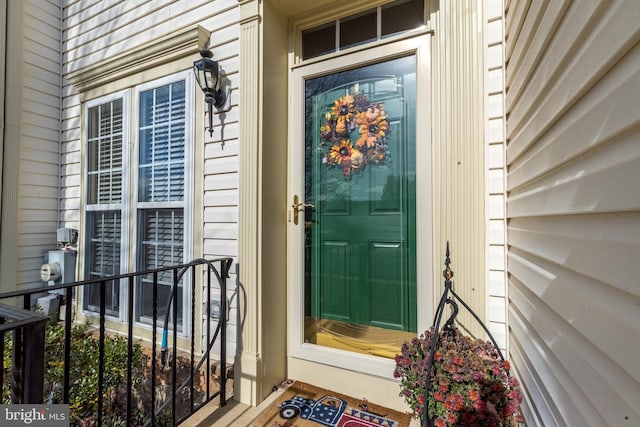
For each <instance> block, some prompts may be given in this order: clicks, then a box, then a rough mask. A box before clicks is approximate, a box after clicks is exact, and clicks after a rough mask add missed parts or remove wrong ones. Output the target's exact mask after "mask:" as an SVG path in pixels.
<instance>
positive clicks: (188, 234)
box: [129, 70, 195, 336]
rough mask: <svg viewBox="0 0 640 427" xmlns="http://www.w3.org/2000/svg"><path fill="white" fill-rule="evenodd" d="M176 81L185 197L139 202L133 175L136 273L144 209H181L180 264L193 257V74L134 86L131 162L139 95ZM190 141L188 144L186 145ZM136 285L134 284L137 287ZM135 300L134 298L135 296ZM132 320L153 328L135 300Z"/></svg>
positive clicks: (135, 164)
mask: <svg viewBox="0 0 640 427" xmlns="http://www.w3.org/2000/svg"><path fill="white" fill-rule="evenodd" d="M179 81H184V83H185V94H184V95H185V129H184V141H185V145H184V198H183V200H182V201H167V202H140V200H139V193H138V185H139V174H138V173H135V174H133V176H132V182H131V186H130V189H131V197H132V198H133V201H132V206H131V210H130V213H129V215H130V218H131V219H132V221H134V230H135V232H134V233H132V242H131V247H132V248H134V250H135V253H134V254H132V255H133V259H132V260H131V265H132V270H133V271H138V270H139V269H140V268H141V266H140V258H139V250H140V247H139V243H140V242H139V240H140V236H141V234H140V230H139V226H138V225H139V221H140V216H141V212H142V211H144V210H157V209H165V208H166V209H174V208H178V207H181V208H182V209H183V218H184V220H183V221H184V230H183V239H184V240H183V259H182V262H183V263H186V262H188V261H190V260H191V259H192V258H193V219H194V217H193V215H194V212H193V202H194V194H193V193H194V171H195V169H194V168H195V165H194V147H193V145H194V143H195V139H194V134H195V132H194V127H195V120H194V110H195V104H194V91H193V87H194V81H193V71H191V70H186V71H182V72H178V73H175V74H171V75H168V76H165V77H161V78H159V79H155V80H151V81H149V82H145V83H142V84H140V85H137V86H136V87H135V88H134V92H133V108H132V118H134V119H135V123H134V124H132V128H131V130H132V134H133V150H134V153H133V156H132V157H133V159H132V160H133V161H132V169H133V170H134V171H138V170H139V169H140V94H141V93H142V92H145V91H147V90H151V89H155V88H159V87H162V86H166V85H169V84H172V83H176V82H179ZM189 141H191V143H189ZM187 276H188V275H185V276H184V277H183V279H182V280H183V284H182V293H183V295H182V301H183V304H182V319H188V318H189V317H188V316H189V314H190V304H187V301H189V299H188V298H187V296H188V294H189V291H190V289H191V285H190V278H189V277H187ZM136 286H137V285H136ZM134 295H137V289H136V290H135V292H134ZM134 298H135V297H134ZM134 303H135V305H134V319H135V324H136V325H137V326H140V327H141V328H145V329H147V328H148V329H151V328H152V325H151V324H150V323H148V322H145V321H143V320H140V319H141V315H140V313H139V307H138V304H137V301H134ZM189 328H190V325H189V322H182V326H181V327H179V328H178V335H179V336H188V335H189V334H190V333H191V331H190V330H189Z"/></svg>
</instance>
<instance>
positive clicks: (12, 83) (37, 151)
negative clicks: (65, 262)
mask: <svg viewBox="0 0 640 427" xmlns="http://www.w3.org/2000/svg"><path fill="white" fill-rule="evenodd" d="M0 9H2V12H3V13H0V18H3V20H2V25H1V27H2V32H3V33H4V34H3V37H6V44H5V45H3V47H2V48H1V49H0V55H3V56H4V58H3V59H2V61H0V65H1V66H2V71H1V72H0V75H2V78H3V85H4V91H0V95H3V96H2V99H3V100H4V101H5V105H4V113H3V115H2V118H0V121H1V123H0V131H2V132H3V138H2V139H0V150H2V155H1V156H0V161H2V162H3V165H2V167H1V169H2V170H1V173H2V179H0V183H1V184H2V189H1V190H0V193H1V194H0V197H2V203H1V206H2V228H1V230H0V234H1V235H2V240H1V242H0V245H1V249H0V291H11V290H16V289H24V288H33V287H37V286H42V285H44V282H42V281H41V279H40V273H39V272H40V265H42V262H43V255H44V252H46V251H47V250H51V249H55V248H56V228H57V227H58V226H59V224H58V194H59V191H60V189H59V184H60V173H61V170H60V165H59V137H60V106H61V105H60V84H61V49H62V46H61V32H60V23H61V7H60V4H59V2H57V1H47V0H37V1H36V0H25V1H11V2H6V1H4V2H3V5H2V6H1V7H0ZM5 13H6V14H5ZM5 49H6V50H5ZM5 55H6V56H5ZM76 228H77V227H76Z"/></svg>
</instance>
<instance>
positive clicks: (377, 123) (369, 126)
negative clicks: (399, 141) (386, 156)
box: [356, 106, 389, 147]
mask: <svg viewBox="0 0 640 427" xmlns="http://www.w3.org/2000/svg"><path fill="white" fill-rule="evenodd" d="M356 124H357V125H358V126H360V129H359V132H360V139H358V141H357V142H356V145H357V146H358V147H363V146H365V145H366V146H367V147H373V146H374V145H375V144H376V141H378V140H379V139H382V138H383V137H384V136H385V132H386V131H387V129H389V122H388V121H387V116H386V115H385V112H384V110H382V109H380V108H378V107H377V106H371V107H369V108H368V109H367V111H363V112H362V113H359V114H358V116H357V117H356Z"/></svg>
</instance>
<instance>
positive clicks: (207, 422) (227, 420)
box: [180, 388, 284, 427]
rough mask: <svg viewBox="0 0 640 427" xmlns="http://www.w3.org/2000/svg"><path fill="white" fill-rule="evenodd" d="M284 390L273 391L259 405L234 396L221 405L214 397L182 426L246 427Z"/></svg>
mask: <svg viewBox="0 0 640 427" xmlns="http://www.w3.org/2000/svg"><path fill="white" fill-rule="evenodd" d="M283 391H284V389H283V388H280V389H278V390H276V391H275V392H273V393H271V394H270V395H269V396H268V397H267V398H266V399H265V400H264V401H263V402H262V403H260V404H259V405H258V406H255V407H254V406H248V405H245V404H243V403H240V402H238V401H236V400H234V399H233V398H231V399H229V400H228V401H227V404H226V405H225V406H223V407H220V405H219V404H218V403H219V402H218V400H217V399H214V400H213V401H211V402H209V403H208V404H207V405H205V406H204V407H202V409H200V410H199V411H198V412H196V413H195V414H193V415H192V416H191V417H189V418H187V419H186V420H185V421H184V422H183V423H182V424H180V426H185V427H210V426H216V427H227V426H229V427H231V426H233V427H245V426H250V425H251V422H252V421H253V420H254V419H256V418H257V417H258V415H260V413H261V412H262V411H263V410H265V409H266V408H267V407H268V406H269V405H270V404H271V403H272V402H273V401H274V400H276V399H277V398H278V397H279V396H280V395H281V394H282V392H283Z"/></svg>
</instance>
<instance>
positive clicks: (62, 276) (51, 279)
mask: <svg viewBox="0 0 640 427" xmlns="http://www.w3.org/2000/svg"><path fill="white" fill-rule="evenodd" d="M75 272H76V252H75V251H63V250H57V251H49V252H48V253H47V256H46V263H45V264H43V265H42V267H40V278H41V279H42V281H44V282H47V283H48V284H49V286H54V285H59V284H61V283H71V282H74V281H75ZM51 292H52V293H57V294H64V290H63V289H58V290H55V291H51Z"/></svg>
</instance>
